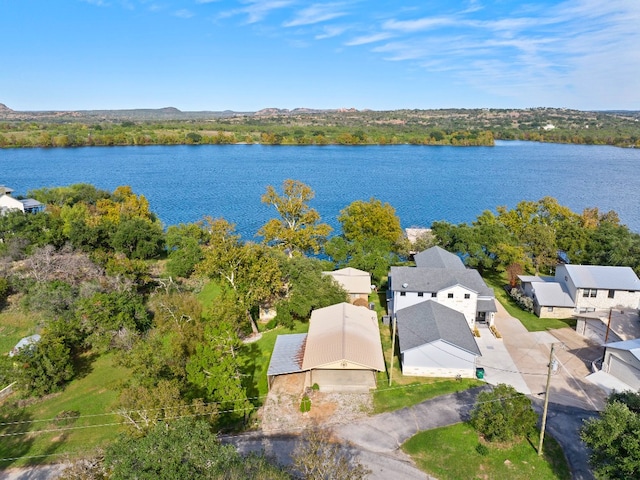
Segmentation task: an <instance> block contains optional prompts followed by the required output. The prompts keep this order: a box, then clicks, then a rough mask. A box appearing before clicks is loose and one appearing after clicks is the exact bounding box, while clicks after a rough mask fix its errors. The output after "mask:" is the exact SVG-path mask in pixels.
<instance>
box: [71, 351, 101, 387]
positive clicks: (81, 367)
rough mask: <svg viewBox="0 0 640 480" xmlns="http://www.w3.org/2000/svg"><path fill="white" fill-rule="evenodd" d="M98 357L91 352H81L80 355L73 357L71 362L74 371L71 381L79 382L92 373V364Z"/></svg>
mask: <svg viewBox="0 0 640 480" xmlns="http://www.w3.org/2000/svg"><path fill="white" fill-rule="evenodd" d="M98 357H99V355H98V354H97V353H96V352H92V351H88V352H83V353H82V354H80V355H78V356H77V357H75V358H74V361H73V368H74V371H75V374H74V376H73V379H74V380H79V379H81V378H84V377H86V376H87V375H89V374H90V373H91V372H93V362H94V361H95V360H96V359H97V358H98Z"/></svg>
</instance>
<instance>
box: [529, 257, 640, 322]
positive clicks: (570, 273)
mask: <svg viewBox="0 0 640 480" xmlns="http://www.w3.org/2000/svg"><path fill="white" fill-rule="evenodd" d="M518 278H519V279H520V288H521V290H522V292H523V293H524V294H525V295H527V296H528V297H530V298H531V299H532V300H533V305H534V312H535V314H536V315H538V316H539V317H540V318H568V317H572V316H576V315H580V314H584V313H590V312H598V311H601V312H608V311H609V310H610V309H625V308H626V309H633V310H637V309H638V307H639V306H640V279H638V276H637V275H636V274H635V272H634V271H633V270H632V269H631V268H630V267H612V266H603V265H571V264H567V265H558V266H557V267H556V271H555V275H554V276H553V277H550V276H533V275H519V276H518Z"/></svg>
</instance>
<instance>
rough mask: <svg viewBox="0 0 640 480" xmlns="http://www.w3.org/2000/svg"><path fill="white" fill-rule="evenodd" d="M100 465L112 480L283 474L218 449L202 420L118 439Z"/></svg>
mask: <svg viewBox="0 0 640 480" xmlns="http://www.w3.org/2000/svg"><path fill="white" fill-rule="evenodd" d="M104 462H105V464H106V465H107V468H108V469H109V471H110V472H111V475H110V478H112V479H113V480H120V479H122V480H129V479H131V478H136V479H139V480H174V479H178V478H181V479H187V478H188V479H192V480H244V479H247V478H254V479H256V480H284V479H288V478H290V477H289V476H288V475H287V474H286V473H285V472H284V471H282V470H280V469H279V468H278V467H276V466H274V465H271V464H269V463H268V462H267V460H266V459H265V458H264V457H261V456H256V455H250V456H248V457H242V456H240V455H239V454H238V452H237V451H236V449H235V448H234V447H233V446H231V445H222V444H221V443H220V442H219V441H218V439H217V437H216V435H215V434H214V433H213V432H212V431H211V426H210V425H209V424H207V423H206V422H203V421H193V420H190V419H178V420H175V421H173V422H171V423H168V424H165V423H158V424H157V425H156V426H155V427H154V428H152V429H151V430H150V431H149V433H147V434H146V435H145V436H144V437H142V438H135V437H126V436H124V437H121V438H120V439H119V440H117V441H116V442H114V443H113V444H111V445H110V446H109V447H107V449H106V451H105V458H104Z"/></svg>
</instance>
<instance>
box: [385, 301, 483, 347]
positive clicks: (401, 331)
mask: <svg viewBox="0 0 640 480" xmlns="http://www.w3.org/2000/svg"><path fill="white" fill-rule="evenodd" d="M396 321H397V326H398V339H399V342H400V351H401V352H405V351H407V350H411V349H412V348H416V347H419V346H421V345H425V344H429V343H433V342H435V341H438V340H443V341H445V342H447V343H450V344H451V345H455V346H456V347H458V348H461V349H462V350H466V351H467V352H469V353H473V354H476V355H481V354H480V349H479V348H478V344H477V343H476V340H475V338H473V334H472V333H471V330H470V329H469V324H468V323H467V320H466V319H465V316H464V315H463V314H462V313H460V312H458V311H456V310H453V309H452V308H449V307H446V306H444V305H441V304H440V303H437V302H434V301H433V300H427V301H425V302H420V303H417V304H415V305H412V306H410V307H407V308H403V309H401V310H398V313H397V314H396Z"/></svg>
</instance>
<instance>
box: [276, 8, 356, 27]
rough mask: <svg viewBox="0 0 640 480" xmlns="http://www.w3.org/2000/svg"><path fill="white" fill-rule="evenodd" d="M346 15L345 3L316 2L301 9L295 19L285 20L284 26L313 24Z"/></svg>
mask: <svg viewBox="0 0 640 480" xmlns="http://www.w3.org/2000/svg"><path fill="white" fill-rule="evenodd" d="M345 15H346V12H344V11H343V5H342V4H340V3H325V4H314V5H311V6H310V7H307V8H305V9H303V10H300V11H299V12H298V13H297V14H296V16H295V18H294V19H293V20H290V21H288V22H285V23H284V24H283V26H284V27H299V26H302V25H313V24H315V23H321V22H326V21H327V20H333V19H334V18H338V17H343V16H345Z"/></svg>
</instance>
